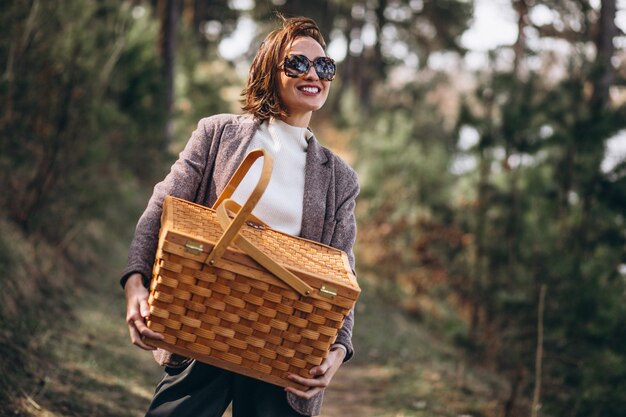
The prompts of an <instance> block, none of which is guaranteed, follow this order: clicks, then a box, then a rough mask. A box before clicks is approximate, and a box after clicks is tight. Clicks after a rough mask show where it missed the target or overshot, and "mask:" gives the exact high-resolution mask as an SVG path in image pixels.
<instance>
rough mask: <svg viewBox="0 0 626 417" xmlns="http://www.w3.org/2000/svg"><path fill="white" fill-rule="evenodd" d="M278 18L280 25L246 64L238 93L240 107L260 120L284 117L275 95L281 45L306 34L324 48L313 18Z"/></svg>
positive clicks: (284, 46)
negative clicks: (244, 82)
mask: <svg viewBox="0 0 626 417" xmlns="http://www.w3.org/2000/svg"><path fill="white" fill-rule="evenodd" d="M278 17H279V18H280V19H281V20H282V22H283V25H282V27H281V28H279V29H275V30H273V31H272V32H270V33H269V34H268V35H267V36H266V37H265V40H264V41H263V43H261V47H260V48H259V50H258V51H257V53H256V56H255V57H254V60H253V61H252V65H251V66H250V72H249V73H248V82H247V83H246V87H245V88H244V90H243V91H242V92H241V95H242V97H243V99H242V100H241V101H242V104H243V105H242V109H243V110H244V111H245V112H248V113H251V114H253V115H254V116H256V117H258V118H259V119H261V120H267V119H269V118H270V117H276V118H279V119H283V118H285V117H286V116H287V110H286V109H285V106H284V105H283V103H281V101H280V98H279V96H278V87H277V73H278V72H277V71H276V70H277V68H278V66H279V65H280V61H281V60H282V58H283V56H282V54H283V53H284V50H285V48H286V47H287V46H288V45H290V44H291V43H292V42H293V41H294V40H295V39H296V38H300V37H307V36H308V37H311V38H313V39H314V40H316V41H317V43H319V44H320V45H321V47H322V48H323V49H324V50H325V49H326V42H325V41H324V37H323V36H322V32H321V31H320V29H319V27H318V26H317V24H316V23H315V21H313V20H312V19H309V18H306V17H292V18H289V19H287V18H285V17H283V16H281V15H279V16H278Z"/></svg>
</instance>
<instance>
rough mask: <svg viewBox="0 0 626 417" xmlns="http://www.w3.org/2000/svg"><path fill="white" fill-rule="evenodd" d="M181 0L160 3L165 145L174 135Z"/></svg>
mask: <svg viewBox="0 0 626 417" xmlns="http://www.w3.org/2000/svg"><path fill="white" fill-rule="evenodd" d="M179 6H180V0H160V1H159V3H158V12H159V18H160V20H161V32H160V34H159V44H160V51H161V57H162V59H163V82H164V83H165V97H164V107H165V114H166V116H165V117H166V122H165V135H164V136H165V146H167V145H168V144H169V143H170V142H171V140H172V137H173V135H174V129H173V123H172V116H173V113H174V98H175V91H174V74H175V67H176V33H177V29H178V20H179V13H180V7H179Z"/></svg>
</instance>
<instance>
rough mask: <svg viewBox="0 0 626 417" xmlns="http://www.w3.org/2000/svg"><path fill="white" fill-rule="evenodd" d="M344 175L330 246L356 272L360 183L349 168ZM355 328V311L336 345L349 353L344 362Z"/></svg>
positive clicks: (340, 178) (351, 351) (350, 350)
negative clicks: (355, 244)
mask: <svg viewBox="0 0 626 417" xmlns="http://www.w3.org/2000/svg"><path fill="white" fill-rule="evenodd" d="M345 170H346V171H345V172H344V175H338V176H337V177H336V178H337V184H336V189H337V190H343V191H344V192H342V193H341V196H340V198H339V201H338V205H337V209H336V212H335V230H334V233H333V237H332V240H331V243H330V246H332V247H335V248H337V249H341V250H342V251H344V252H346V253H347V254H348V259H349V261H350V267H351V268H352V271H353V272H354V271H355V259H354V243H355V241H356V219H355V215H354V209H355V206H356V197H357V196H358V194H359V182H358V178H357V175H356V173H355V172H354V170H352V169H351V168H349V167H347V166H346V167H345ZM355 276H356V273H355ZM353 326H354V310H352V311H350V313H349V314H348V315H347V316H346V318H345V320H344V323H343V326H342V328H341V329H339V333H338V334H337V340H336V343H340V344H342V345H343V346H345V347H346V350H347V353H346V357H345V359H344V361H348V360H349V359H350V358H352V356H353V355H354V348H353V346H352V327H353Z"/></svg>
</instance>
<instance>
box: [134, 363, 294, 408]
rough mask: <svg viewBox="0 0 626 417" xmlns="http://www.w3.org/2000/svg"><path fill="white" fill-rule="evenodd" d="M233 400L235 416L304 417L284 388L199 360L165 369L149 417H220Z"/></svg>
mask: <svg viewBox="0 0 626 417" xmlns="http://www.w3.org/2000/svg"><path fill="white" fill-rule="evenodd" d="M231 401H232V403H233V417H302V414H299V413H297V412H296V411H294V410H293V409H292V408H291V407H290V406H289V404H288V403H287V395H286V393H285V391H284V390H283V389H282V388H281V387H279V386H276V385H271V384H268V383H265V382H262V381H259V380H256V379H252V378H248V377H245V376H242V375H238V374H234V373H232V372H229V371H225V370H223V369H219V368H215V367H213V366H211V365H207V364H204V363H201V362H197V361H193V362H191V363H190V364H189V365H187V367H184V368H165V376H164V377H163V379H162V380H161V382H160V383H159V385H158V386H157V388H156V392H155V394H154V398H152V403H151V404H150V408H149V409H148V412H147V413H146V417H165V416H172V417H221V416H222V415H223V414H224V411H225V410H226V409H227V408H228V405H229V404H230V403H231Z"/></svg>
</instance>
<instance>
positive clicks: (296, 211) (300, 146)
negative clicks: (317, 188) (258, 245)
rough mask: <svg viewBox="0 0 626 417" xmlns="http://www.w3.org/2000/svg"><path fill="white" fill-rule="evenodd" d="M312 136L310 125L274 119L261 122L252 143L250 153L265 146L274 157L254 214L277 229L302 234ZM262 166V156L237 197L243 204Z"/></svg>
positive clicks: (241, 185) (240, 187)
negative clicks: (267, 182)
mask: <svg viewBox="0 0 626 417" xmlns="http://www.w3.org/2000/svg"><path fill="white" fill-rule="evenodd" d="M311 136H312V133H311V132H310V131H309V130H308V129H307V128H304V127H296V126H291V125H288V124H287V123H285V122H283V121H282V120H279V119H270V120H269V121H265V122H263V123H261V125H260V126H259V129H258V130H257V131H256V133H255V135H254V137H253V138H252V141H251V142H250V145H249V146H248V152H250V151H251V150H253V149H258V148H263V149H265V150H266V151H267V152H268V153H269V154H270V155H271V156H272V158H273V159H274V169H273V171H272V177H271V179H270V182H269V184H268V186H267V189H266V190H265V193H264V194H263V196H262V197H261V200H259V202H258V204H257V206H256V207H255V208H254V210H253V212H252V213H253V214H254V215H255V216H256V217H258V218H259V219H261V220H262V221H264V222H265V223H267V224H268V225H269V226H270V227H272V228H273V229H276V230H279V231H281V232H284V233H289V234H291V235H294V236H299V235H300V230H301V227H302V201H303V199H304V171H305V164H306V149H307V146H308V139H309V138H310V137H311ZM261 166H262V160H261V159H259V160H257V161H256V162H255V163H254V164H253V165H252V167H251V168H250V171H248V174H246V176H245V177H244V179H243V180H242V181H241V183H240V184H239V186H238V187H237V189H236V190H235V192H234V193H233V197H232V198H233V200H235V201H236V202H238V203H239V204H243V203H244V202H245V201H246V200H247V198H248V196H249V195H250V193H252V190H253V189H254V186H255V185H256V183H257V181H258V179H259V176H260V175H261Z"/></svg>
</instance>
